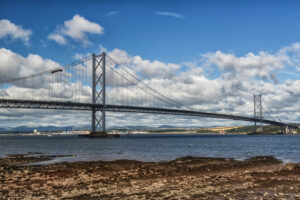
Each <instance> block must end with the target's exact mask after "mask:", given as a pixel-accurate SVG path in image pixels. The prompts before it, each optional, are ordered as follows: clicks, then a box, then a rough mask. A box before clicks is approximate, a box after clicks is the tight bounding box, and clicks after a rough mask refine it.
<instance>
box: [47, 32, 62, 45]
mask: <svg viewBox="0 0 300 200" xmlns="http://www.w3.org/2000/svg"><path fill="white" fill-rule="evenodd" d="M47 38H48V39H49V40H53V41H55V42H56V43H58V44H60V45H64V44H66V43H67V41H66V39H65V38H64V36H62V35H60V34H57V33H51V34H50V35H48V37H47Z"/></svg>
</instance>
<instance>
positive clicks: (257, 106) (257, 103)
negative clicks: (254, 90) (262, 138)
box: [253, 94, 263, 133]
mask: <svg viewBox="0 0 300 200" xmlns="http://www.w3.org/2000/svg"><path fill="white" fill-rule="evenodd" d="M253 97H254V98H253V100H254V118H256V119H259V127H260V132H261V133H262V131H263V128H262V119H263V117H262V102H261V94H258V95H253ZM256 123H257V121H255V122H254V132H257V126H256V125H257V124H256Z"/></svg>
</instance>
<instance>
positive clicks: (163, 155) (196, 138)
mask: <svg viewBox="0 0 300 200" xmlns="http://www.w3.org/2000/svg"><path fill="white" fill-rule="evenodd" d="M27 152H41V153H42V154H44V155H71V156H67V157H60V158H56V159H54V160H53V161H47V162H45V164H46V163H53V162H62V161H68V162H73V161H92V160H94V161H96V160H117V159H129V160H140V161H168V160H173V159H176V158H178V157H182V156H198V157H225V158H235V159H241V160H243V159H246V158H250V157H254V156H274V157H275V158H278V159H280V160H282V161H283V162H300V135H263V136H254V135H253V136H250V135H123V136H121V138H105V139H103V138H102V139H100V138H96V139H93V138H77V136H71V135H68V136H67V135H65V136H52V137H48V136H22V135H14V136H3V135H0V157H5V156H7V155H8V154H24V153H27Z"/></svg>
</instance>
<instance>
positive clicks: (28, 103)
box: [0, 99, 298, 129]
mask: <svg viewBox="0 0 300 200" xmlns="http://www.w3.org/2000/svg"><path fill="white" fill-rule="evenodd" d="M93 107H94V108H95V109H96V110H97V111H102V109H103V105H102V104H91V103H74V102H56V101H36V100H12V99H0V108H30V109H57V110H87V111H91V110H92V108H93ZM105 111H109V112H134V113H150V114H168V115H185V116H198V117H209V118H218V119H231V120H239V121H248V122H255V121H256V122H260V119H258V118H254V117H247V116H238V115H228V114H219V113H211V112H201V111H192V110H180V109H168V108H153V107H141V106H126V105H109V104H106V105H105ZM262 123H264V124H270V125H275V126H289V127H290V128H295V129H296V128H298V127H297V126H294V125H289V124H287V123H283V122H278V121H273V120H267V119H262Z"/></svg>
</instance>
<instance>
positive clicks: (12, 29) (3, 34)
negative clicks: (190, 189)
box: [0, 19, 32, 45]
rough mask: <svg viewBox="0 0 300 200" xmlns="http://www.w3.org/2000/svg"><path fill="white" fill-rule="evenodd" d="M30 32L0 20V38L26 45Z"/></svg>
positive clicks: (5, 20)
mask: <svg viewBox="0 0 300 200" xmlns="http://www.w3.org/2000/svg"><path fill="white" fill-rule="evenodd" d="M31 35H32V31H31V30H29V29H23V28H22V26H19V25H15V24H14V23H12V22H10V21H9V20H7V19H2V20H0V38H1V39H4V38H11V39H13V40H17V39H20V40H22V41H23V42H24V43H25V44H26V45H28V42H29V39H30V36H31Z"/></svg>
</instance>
